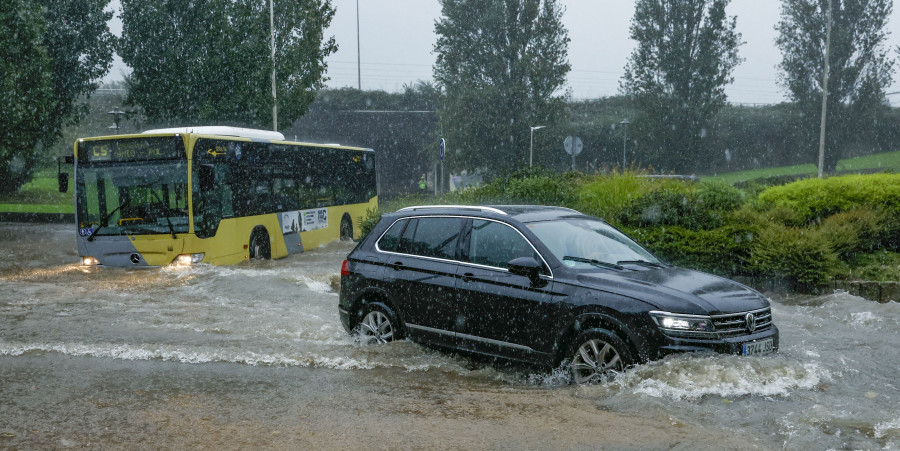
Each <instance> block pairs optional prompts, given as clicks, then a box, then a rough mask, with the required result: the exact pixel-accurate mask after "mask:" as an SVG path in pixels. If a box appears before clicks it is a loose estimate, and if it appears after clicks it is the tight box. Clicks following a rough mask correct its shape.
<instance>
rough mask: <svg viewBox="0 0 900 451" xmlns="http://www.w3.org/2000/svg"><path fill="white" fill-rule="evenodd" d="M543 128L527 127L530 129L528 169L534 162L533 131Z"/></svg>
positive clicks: (541, 126) (542, 126)
mask: <svg viewBox="0 0 900 451" xmlns="http://www.w3.org/2000/svg"><path fill="white" fill-rule="evenodd" d="M544 127H546V125H538V126H536V127H529V128H531V146H530V147H529V148H528V167H529V168H530V167H531V163H532V161H533V160H534V131H535V130H540V129H542V128H544Z"/></svg>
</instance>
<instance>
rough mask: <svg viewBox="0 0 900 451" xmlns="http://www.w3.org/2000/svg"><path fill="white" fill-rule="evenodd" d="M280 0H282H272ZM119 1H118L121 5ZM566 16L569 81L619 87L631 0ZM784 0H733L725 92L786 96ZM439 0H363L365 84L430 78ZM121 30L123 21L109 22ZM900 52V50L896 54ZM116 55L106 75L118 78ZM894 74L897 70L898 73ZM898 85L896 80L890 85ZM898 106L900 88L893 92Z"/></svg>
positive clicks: (345, 71) (343, 81)
mask: <svg viewBox="0 0 900 451" xmlns="http://www.w3.org/2000/svg"><path fill="white" fill-rule="evenodd" d="M275 1H278V0H275ZM117 3H118V2H114V7H116V8H118V5H117ZM561 3H562V4H563V5H564V7H565V14H564V15H563V23H564V24H565V26H566V27H567V28H568V30H569V37H570V39H571V43H570V44H569V62H570V63H571V64H572V71H571V72H570V73H569V77H568V87H569V88H570V89H571V90H572V94H573V96H574V97H575V98H596V97H604V96H609V95H614V94H616V93H617V90H618V86H619V79H620V78H621V76H622V70H623V68H624V66H625V63H626V60H627V58H628V55H629V54H630V52H631V50H632V49H633V47H634V42H633V41H631V40H630V39H629V38H628V27H629V24H630V22H631V17H632V15H633V14H634V1H629V0H563V1H562V2H561ZM332 4H333V5H334V7H335V9H336V13H335V16H334V19H333V20H332V24H331V27H330V28H329V29H328V34H329V35H333V36H334V37H335V40H336V41H337V43H338V51H337V52H336V53H335V54H333V55H332V56H331V57H329V58H328V74H327V75H328V77H329V78H330V80H329V81H328V82H327V85H328V86H330V87H343V86H351V87H356V86H357V83H358V77H357V36H356V19H357V16H356V5H357V0H332ZM780 4H781V2H780V0H732V2H731V4H730V5H729V7H728V12H729V14H730V15H736V16H737V28H738V31H739V32H740V33H741V35H742V40H743V41H744V45H743V46H741V48H740V54H741V56H742V57H743V58H744V59H745V61H744V62H743V63H742V64H741V65H740V66H738V67H737V69H736V70H735V73H734V76H735V82H734V84H733V85H731V86H730V87H729V88H727V93H728V97H729V100H730V101H731V102H735V103H746V104H756V103H777V102H779V101H781V100H783V99H784V92H783V90H782V89H781V88H780V87H779V86H778V85H777V83H776V81H777V77H778V71H777V68H776V65H777V64H778V62H779V60H780V53H779V51H778V49H777V47H775V43H774V42H775V37H776V32H775V29H774V27H775V24H776V22H777V21H778V18H779V15H780V11H781V9H780ZM440 12H441V11H440V5H439V3H438V2H437V0H359V34H360V56H361V60H362V88H363V89H382V90H386V91H397V90H400V89H401V88H402V87H403V85H404V84H408V83H413V82H415V81H418V80H431V73H432V72H431V70H432V64H434V61H435V56H434V54H433V47H434V42H435V35H434V22H435V20H437V18H438V17H439V16H440ZM111 26H112V28H113V32H114V33H116V34H120V30H121V25H120V24H111ZM887 30H888V31H889V32H893V33H892V34H891V35H890V36H889V38H888V43H889V45H890V47H891V48H893V49H896V47H897V46H898V45H900V12H898V8H896V7H895V10H894V13H893V15H892V16H891V18H890V21H889V22H888V26H887ZM893 55H894V56H895V57H896V53H894V54H893ZM123 69H124V70H127V68H124V66H122V65H121V62H119V63H118V64H117V65H116V67H114V68H113V70H112V72H111V74H110V76H109V77H108V78H109V79H118V78H121V72H122V70H123ZM894 79H895V80H897V79H900V74H895V77H894ZM894 91H900V82H898V81H895V83H894V85H893V86H892V87H891V88H890V89H889V90H888V92H894ZM889 99H890V100H891V101H892V104H893V105H894V106H900V94H898V95H892V96H889Z"/></svg>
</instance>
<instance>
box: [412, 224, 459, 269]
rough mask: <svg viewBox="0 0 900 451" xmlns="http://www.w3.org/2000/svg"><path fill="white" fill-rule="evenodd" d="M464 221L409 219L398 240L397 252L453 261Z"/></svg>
mask: <svg viewBox="0 0 900 451" xmlns="http://www.w3.org/2000/svg"><path fill="white" fill-rule="evenodd" d="M464 221H465V220H464V219H463V218H442V217H431V218H417V219H411V220H410V221H409V222H410V223H409V225H408V226H407V227H406V230H405V231H404V233H403V237H402V238H401V239H400V249H399V252H403V253H407V254H412V255H421V256H423V257H435V258H443V259H447V260H454V259H456V243H457V242H458V241H459V233H460V231H461V230H462V225H463V222H464Z"/></svg>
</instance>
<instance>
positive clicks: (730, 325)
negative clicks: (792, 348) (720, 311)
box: [660, 307, 772, 340]
mask: <svg viewBox="0 0 900 451" xmlns="http://www.w3.org/2000/svg"><path fill="white" fill-rule="evenodd" d="M749 313H752V314H753V318H754V319H755V321H756V327H755V328H754V329H753V331H752V332H751V331H750V329H749V328H748V325H747V314H749ZM710 319H711V320H712V322H713V326H714V327H715V331H710V332H699V331H680V330H672V329H662V328H661V329H660V330H662V331H663V333H664V334H666V335H668V336H670V337H672V338H690V339H694V340H721V339H723V338H731V337H741V336H744V335H751V334H754V333H757V332H761V331H764V330H768V329H770V328H771V327H772V309H771V308H770V307H766V308H762V309H759V310H751V311H748V312H741V313H727V314H724V315H713V316H710Z"/></svg>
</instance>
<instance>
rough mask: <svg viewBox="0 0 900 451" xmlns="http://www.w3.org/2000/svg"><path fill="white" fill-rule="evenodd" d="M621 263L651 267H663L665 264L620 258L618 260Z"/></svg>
mask: <svg viewBox="0 0 900 451" xmlns="http://www.w3.org/2000/svg"><path fill="white" fill-rule="evenodd" d="M616 263H617V264H619V265H639V266H649V267H651V268H662V267H663V265H661V264H659V263H653V262H648V261H647V260H620V261H617V262H616Z"/></svg>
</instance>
